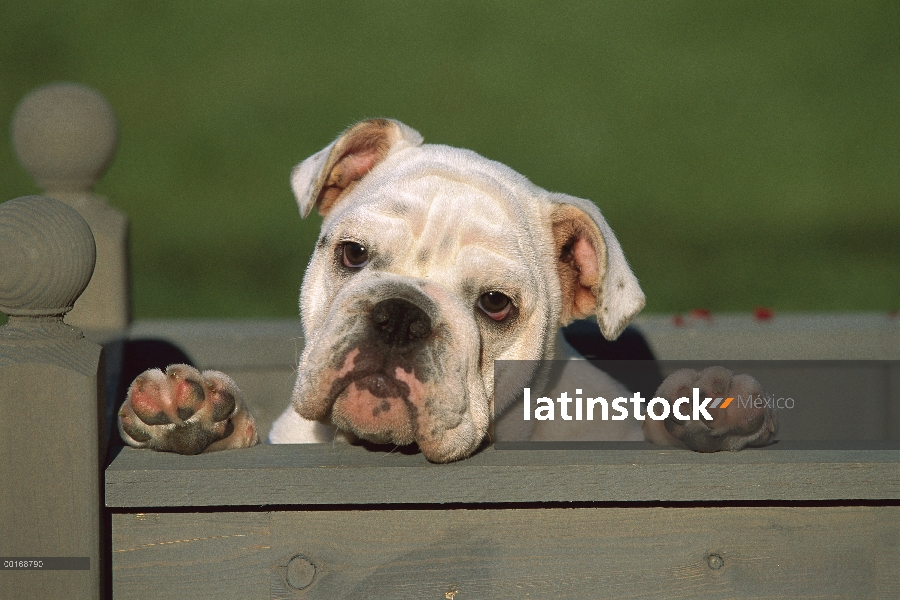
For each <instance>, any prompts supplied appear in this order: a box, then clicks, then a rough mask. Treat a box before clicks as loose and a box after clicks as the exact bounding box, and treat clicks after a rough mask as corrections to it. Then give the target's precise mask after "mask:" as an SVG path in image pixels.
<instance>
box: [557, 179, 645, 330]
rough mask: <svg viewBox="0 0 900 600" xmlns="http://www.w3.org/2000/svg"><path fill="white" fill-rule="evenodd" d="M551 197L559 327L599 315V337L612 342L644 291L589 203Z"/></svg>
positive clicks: (640, 302) (638, 306) (635, 310)
mask: <svg viewBox="0 0 900 600" xmlns="http://www.w3.org/2000/svg"><path fill="white" fill-rule="evenodd" d="M550 199H551V201H552V202H553V206H552V207H551V209H550V221H551V225H552V228H553V239H554V242H555V250H556V257H557V271H558V273H559V281H560V289H561V291H562V311H561V312H560V322H561V325H567V324H568V323H570V322H571V321H572V320H573V319H581V318H584V317H587V316H590V315H597V322H598V323H599V325H600V331H601V332H602V333H603V337H605V338H606V339H608V340H614V339H616V338H617V337H619V334H620V333H622V330H623V329H625V326H626V325H628V323H629V322H630V321H631V319H632V318H633V317H634V315H636V314H637V313H638V312H639V311H640V310H641V309H642V308H643V307H644V302H645V298H644V292H642V291H641V287H640V285H638V281H637V278H636V277H635V276H634V273H632V272H631V269H630V268H629V267H628V263H627V262H626V260H625V255H624V254H623V252H622V247H621V246H619V241H618V240H617V239H616V236H615V234H613V231H612V229H610V227H609V225H608V224H607V223H606V220H605V219H604V218H603V215H601V214H600V210H599V209H598V208H597V207H596V206H594V204H593V203H591V202H588V201H587V200H582V199H581V198H573V197H572V196H566V195H563V194H553V195H552V196H551V198H550Z"/></svg>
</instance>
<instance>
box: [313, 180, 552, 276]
mask: <svg viewBox="0 0 900 600" xmlns="http://www.w3.org/2000/svg"><path fill="white" fill-rule="evenodd" d="M373 175H376V174H375V173H373ZM341 204H343V205H341ZM341 204H339V205H338V206H337V207H336V210H335V211H334V212H333V213H332V214H331V215H329V218H328V220H327V221H326V223H325V228H324V230H325V231H327V235H328V236H329V237H332V236H338V237H341V238H344V239H357V238H358V241H360V242H367V243H369V244H370V245H372V246H375V247H378V246H381V247H382V248H390V249H392V250H394V251H395V252H397V253H399V254H400V255H402V256H404V257H407V258H409V259H410V260H415V261H417V263H418V265H419V267H420V268H424V267H426V265H430V266H435V267H439V266H440V265H439V263H440V262H441V261H442V260H447V259H449V258H451V257H456V256H457V255H459V254H460V253H465V254H468V255H473V256H474V255H479V254H485V253H492V252H493V253H497V254H499V255H501V256H504V257H509V258H512V259H514V260H515V262H518V263H519V264H521V263H523V262H524V263H526V264H529V263H532V264H533V260H528V258H526V256H525V255H531V254H533V252H534V248H533V233H534V232H533V231H532V230H531V229H532V227H533V225H532V224H533V223H536V222H539V220H538V219H537V218H536V214H535V213H536V211H537V210H538V207H537V205H536V203H535V202H533V201H532V202H528V201H523V199H522V198H519V197H517V196H516V195H515V193H514V190H512V189H510V188H509V186H506V185H504V183H503V182H502V181H498V180H497V179H495V178H492V177H490V176H489V175H485V174H483V173H459V172H456V171H454V170H450V169H446V168H443V167H442V166H441V165H434V164H432V165H429V164H425V165H417V166H415V167H414V168H410V169H402V168H401V169H392V170H389V171H386V172H382V173H380V174H377V175H376V176H375V177H372V178H371V179H370V180H369V179H368V178H367V179H366V180H363V181H362V182H360V185H359V186H358V187H357V188H356V189H354V190H353V191H352V193H351V196H348V197H347V198H346V199H345V202H344V203H341ZM529 258H530V257H529ZM521 259H525V260H524V261H523V260H521Z"/></svg>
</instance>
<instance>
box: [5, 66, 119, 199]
mask: <svg viewBox="0 0 900 600" xmlns="http://www.w3.org/2000/svg"><path fill="white" fill-rule="evenodd" d="M11 130H12V142H13V148H14V149H15V151H16V156H18V158H19V162H20V163H22V166H23V167H25V170H26V171H28V173H29V174H31V176H32V178H34V180H35V182H36V183H37V184H38V185H39V186H40V187H41V188H42V189H43V190H44V192H45V193H48V194H52V193H59V192H89V191H90V190H91V189H93V187H94V184H96V183H97V180H99V179H100V177H101V176H102V175H103V173H104V172H105V171H106V168H107V167H108V166H109V163H110V161H111V160H112V157H113V154H114V153H115V151H116V143H117V140H118V125H117V122H116V115H115V113H114V112H113V109H112V106H110V104H109V102H107V101H106V98H104V97H103V96H102V95H101V94H100V93H99V92H97V91H96V90H94V89H92V88H90V87H88V86H86V85H82V84H78V83H51V84H49V85H45V86H43V87H39V88H37V89H36V90H34V91H32V92H30V93H29V94H28V95H26V96H25V97H24V98H23V99H22V100H21V102H19V105H18V106H17V107H16V110H15V113H14V114H13V119H12V126H11Z"/></svg>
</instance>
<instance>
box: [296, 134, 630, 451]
mask: <svg viewBox="0 0 900 600" xmlns="http://www.w3.org/2000/svg"><path fill="white" fill-rule="evenodd" d="M422 141H423V140H422V137H421V136H420V135H419V134H418V133H417V132H416V131H414V130H412V129H410V128H409V127H407V126H406V125H403V124H402V123H399V122H397V121H391V120H387V119H377V120H370V121H363V122H361V123H358V124H356V125H354V126H352V127H350V128H349V129H348V130H347V131H345V132H344V133H343V134H342V135H341V136H340V137H339V138H338V139H337V140H336V141H335V142H334V143H332V144H331V145H329V146H328V147H327V148H325V149H324V150H322V151H321V152H319V153H317V154H315V155H313V156H312V157H310V158H309V159H307V160H306V161H304V162H302V163H301V164H299V165H298V166H297V167H296V168H295V169H294V171H293V174H292V176H291V186H292V188H293V190H294V194H295V195H296V197H297V202H298V204H299V206H300V212H301V215H302V216H304V217H305V216H306V215H308V214H309V213H310V212H311V211H312V209H313V208H316V209H318V211H319V213H320V214H321V215H322V216H323V217H324V221H323V224H322V230H321V234H320V236H319V239H318V242H317V244H316V248H315V252H314V254H313V257H312V259H311V261H310V264H309V267H308V269H307V271H306V276H305V277H304V280H303V286H302V289H301V293H300V312H301V317H302V320H303V328H304V335H305V348H304V351H303V355H302V357H301V359H300V365H299V369H298V378H297V383H296V386H295V388H294V393H293V405H294V408H295V410H296V411H297V412H298V413H299V414H300V416H302V417H304V418H306V419H310V420H315V421H320V422H323V423H327V424H333V425H335V426H336V427H337V428H338V429H340V430H342V431H345V432H348V433H350V434H352V435H355V436H357V437H359V438H362V439H365V440H369V441H372V442H376V443H391V444H397V445H406V444H411V443H413V442H415V443H416V444H418V446H419V448H420V449H421V450H422V452H423V453H424V454H425V456H426V457H427V458H428V459H429V460H431V461H434V462H448V461H452V460H456V459H459V458H464V457H465V456H468V455H469V454H470V453H472V452H473V451H474V450H475V449H476V448H477V447H478V446H479V445H480V444H481V442H482V440H483V439H484V437H485V435H486V434H487V432H488V430H489V427H490V423H491V415H492V414H493V403H494V401H495V399H494V394H493V387H494V382H493V375H494V373H493V363H494V361H495V360H498V359H502V360H538V359H542V358H550V357H552V356H553V351H554V344H555V339H556V332H557V330H558V329H559V327H560V326H562V325H565V324H566V323H568V322H570V321H571V320H572V319H576V318H583V317H586V316H589V315H596V316H597V319H598V322H599V325H600V329H601V331H602V333H603V335H604V336H605V337H607V338H608V339H614V338H615V337H617V336H618V335H619V333H620V332H621V331H622V329H624V327H625V326H626V325H627V324H628V322H629V321H630V320H631V318H632V317H633V316H634V315H635V314H636V313H637V312H638V311H639V310H640V309H641V308H642V307H643V305H644V295H643V293H642V292H641V289H640V287H639V285H638V282H637V280H636V278H635V277H634V275H633V274H632V272H631V270H630V269H629V267H628V264H627V263H626V261H625V257H624V255H623V254H622V249H621V247H620V246H619V243H618V241H617V240H616V238H615V236H614V235H613V232H612V230H611V229H610V228H609V226H608V225H607V223H606V221H605V220H604V219H603V217H602V215H601V214H600V211H599V210H598V209H597V208H596V207H595V206H594V205H593V204H592V203H590V202H588V201H586V200H581V199H579V198H573V197H571V196H566V195H563V194H554V193H550V192H547V191H545V190H543V189H540V188H538V187H537V186H535V185H533V184H531V183H530V182H529V181H528V180H527V179H525V177H523V176H521V175H519V174H518V173H516V172H514V171H513V170H512V169H510V168H509V167H506V166H505V165H502V164H500V163H497V162H494V161H491V160H488V159H486V158H484V157H482V156H479V155H478V154H476V153H474V152H471V151H468V150H461V149H458V148H451V147H448V146H441V145H430V144H423V143H422ZM503 401H504V400H502V399H497V402H498V405H499V404H500V403H501V402H503Z"/></svg>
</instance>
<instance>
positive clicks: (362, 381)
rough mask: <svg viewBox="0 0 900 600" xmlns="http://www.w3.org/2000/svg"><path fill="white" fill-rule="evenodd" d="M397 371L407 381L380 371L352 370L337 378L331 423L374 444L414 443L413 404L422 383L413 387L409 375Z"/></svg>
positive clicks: (415, 403) (332, 397)
mask: <svg viewBox="0 0 900 600" xmlns="http://www.w3.org/2000/svg"><path fill="white" fill-rule="evenodd" d="M397 370H398V371H400V374H401V377H403V375H406V377H403V379H406V380H407V381H403V380H402V379H400V378H398V377H397V376H396V375H392V374H388V373H385V372H381V371H379V372H362V373H359V372H354V371H351V372H350V373H347V374H346V375H344V376H343V377H339V378H338V379H336V380H335V381H334V382H333V383H332V385H331V393H330V394H329V400H330V402H329V404H330V406H331V409H330V411H329V412H330V413H331V414H330V417H331V419H330V420H331V422H332V423H333V424H334V425H335V426H336V427H338V428H339V429H343V430H345V431H349V432H351V433H353V434H354V435H356V436H358V437H359V438H361V439H364V440H367V441H370V442H374V443H377V444H396V445H398V446H405V445H408V444H412V443H415V442H416V435H415V430H416V427H415V422H416V416H417V414H418V409H417V408H416V405H417V404H420V401H421V398H418V397H414V393H415V390H414V388H420V387H421V384H420V385H419V386H416V385H415V382H414V381H413V382H411V381H410V379H414V378H413V376H412V375H411V374H406V373H405V372H403V371H402V369H399V368H398V369H397ZM410 383H413V385H410Z"/></svg>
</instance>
